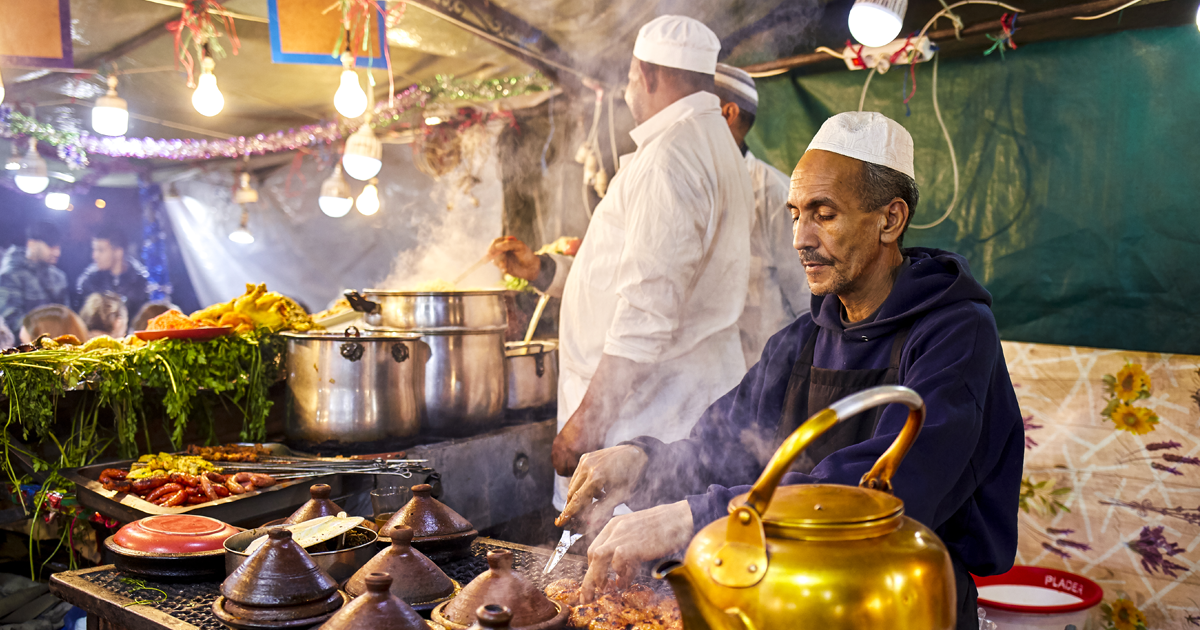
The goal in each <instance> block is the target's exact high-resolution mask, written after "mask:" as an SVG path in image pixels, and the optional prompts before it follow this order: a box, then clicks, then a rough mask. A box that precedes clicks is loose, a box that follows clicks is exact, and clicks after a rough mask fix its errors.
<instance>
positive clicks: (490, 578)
mask: <svg viewBox="0 0 1200 630" xmlns="http://www.w3.org/2000/svg"><path fill="white" fill-rule="evenodd" d="M487 561H488V570H487V571H484V572H483V573H480V574H479V576H478V577H476V578H475V579H474V580H471V583H470V584H468V585H466V586H464V587H463V589H462V592H460V593H459V594H458V595H457V596H455V597H454V599H452V600H450V601H449V602H446V603H445V604H441V605H439V606H438V607H437V608H434V609H433V620H434V621H435V622H437V623H440V624H442V625H443V626H445V627H447V628H451V629H452V630H466V629H467V627H468V626H469V625H470V624H472V623H474V622H475V620H476V612H477V611H478V610H479V608H480V607H481V606H485V605H488V604H496V605H499V606H507V607H508V609H509V611H511V614H512V618H511V620H510V621H509V623H510V624H511V625H512V627H513V628H514V630H558V629H560V628H562V627H563V626H564V625H565V624H566V621H567V617H568V616H569V615H570V613H571V610H570V608H568V607H566V606H563V605H561V604H558V603H556V602H553V601H550V599H549V598H548V597H546V595H545V594H544V593H542V591H541V589H539V588H537V587H536V586H534V585H533V584H532V583H531V582H529V580H527V579H525V578H524V577H522V576H521V575H519V574H518V573H517V572H515V571H513V569H512V566H513V557H512V552H511V551H493V552H490V553H488V555H487Z"/></svg>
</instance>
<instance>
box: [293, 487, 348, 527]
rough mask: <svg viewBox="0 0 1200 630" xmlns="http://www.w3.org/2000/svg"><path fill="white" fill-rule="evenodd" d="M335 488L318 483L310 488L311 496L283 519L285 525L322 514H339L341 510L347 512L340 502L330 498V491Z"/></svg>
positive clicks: (301, 521) (309, 493) (309, 519)
mask: <svg viewBox="0 0 1200 630" xmlns="http://www.w3.org/2000/svg"><path fill="white" fill-rule="evenodd" d="M332 492H333V488H330V487H329V486H328V485H327V484H323V483H318V484H315V485H313V486H312V487H310V488H309V489H308V495H309V496H310V497H312V498H310V499H309V500H308V501H305V502H304V505H301V506H300V507H299V508H298V509H297V510H296V511H295V512H292V515H291V516H289V517H287V518H285V519H283V524H284V525H295V524H296V523H303V522H304V521H311V520H312V519H314V518H320V517H322V516H337V515H338V513H339V512H345V510H343V509H342V508H340V507H338V504H336V503H334V502H333V501H330V500H329V495H330V493H332Z"/></svg>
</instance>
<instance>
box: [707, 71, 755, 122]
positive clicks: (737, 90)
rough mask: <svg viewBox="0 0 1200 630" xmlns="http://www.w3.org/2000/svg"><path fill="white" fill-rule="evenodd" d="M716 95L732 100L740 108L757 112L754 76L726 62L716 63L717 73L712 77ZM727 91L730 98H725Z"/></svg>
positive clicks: (753, 112) (752, 112)
mask: <svg viewBox="0 0 1200 630" xmlns="http://www.w3.org/2000/svg"><path fill="white" fill-rule="evenodd" d="M714 79H715V83H716V87H717V96H720V97H721V98H722V99H723V100H733V101H734V102H736V103H737V104H738V106H739V107H741V108H742V109H744V110H746V111H748V112H750V113H751V114H757V113H758V88H757V87H756V86H755V85H754V77H752V76H750V73H749V72H746V71H745V70H742V69H741V68H735V67H734V66H730V65H727V64H723V63H719V64H717V74H716V76H715V77H714ZM722 91H724V92H727V93H728V96H729V97H730V98H725V97H726V95H725V94H721V92H722Z"/></svg>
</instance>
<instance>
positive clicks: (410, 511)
mask: <svg viewBox="0 0 1200 630" xmlns="http://www.w3.org/2000/svg"><path fill="white" fill-rule="evenodd" d="M412 493H413V497H412V498H411V499H409V500H408V503H405V504H404V507H402V508H400V509H399V510H396V513H395V514H393V515H392V518H390V519H388V522H387V523H386V524H384V526H383V527H382V528H380V529H382V530H383V531H388V530H389V529H391V528H393V527H396V526H399V525H404V526H406V527H409V528H411V529H412V533H413V538H415V539H417V540H418V541H420V539H422V538H429V537H434V536H449V535H451V534H458V533H461V532H468V531H471V530H473V529H475V526H474V525H471V522H470V521H468V520H467V519H465V518H463V517H462V515H461V514H459V513H458V512H455V511H454V510H452V509H450V507H449V506H447V505H446V504H445V503H442V502H441V501H438V500H437V499H435V498H433V486H431V485H429V484H427V483H422V484H418V485H415V486H413V487H412Z"/></svg>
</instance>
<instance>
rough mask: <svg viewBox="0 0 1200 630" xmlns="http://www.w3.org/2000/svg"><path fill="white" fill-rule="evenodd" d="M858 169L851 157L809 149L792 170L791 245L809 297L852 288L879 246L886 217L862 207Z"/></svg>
mask: <svg viewBox="0 0 1200 630" xmlns="http://www.w3.org/2000/svg"><path fill="white" fill-rule="evenodd" d="M862 168H863V166H862V162H859V161H858V160H855V159H853V158H848V157H846V156H844V155H839V154H837V153H831V152H829V151H821V150H812V151H808V152H806V153H805V154H804V157H802V158H800V163H799V164H797V165H796V170H795V171H793V172H792V185H791V190H790V191H789V193H788V209H789V210H791V213H792V236H793V239H792V245H793V246H794V247H795V248H796V250H797V251H798V252H799V253H800V262H801V263H803V264H804V273H805V275H807V276H808V286H809V288H810V289H811V290H812V292H813V295H829V294H830V293H833V294H835V295H845V294H848V293H851V292H853V291H854V290H855V288H857V286H858V282H859V281H860V280H861V278H862V277H863V275H864V272H865V271H866V269H867V267H868V266H869V265H870V263H871V262H872V261H874V260H876V259H877V258H878V257H879V254H880V251H879V250H880V249H882V248H883V247H884V244H883V242H882V241H881V240H880V233H881V232H882V230H883V228H884V226H885V225H886V222H887V218H886V215H885V214H884V213H883V212H876V211H875V210H877V208H864V207H863V201H862V199H861V198H860V197H859V193H858V187H859V182H860V181H861V179H862Z"/></svg>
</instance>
